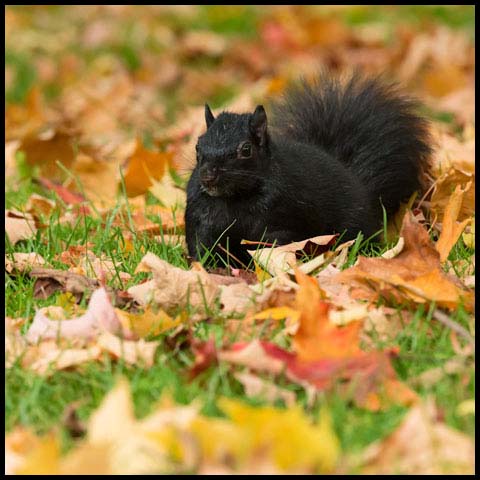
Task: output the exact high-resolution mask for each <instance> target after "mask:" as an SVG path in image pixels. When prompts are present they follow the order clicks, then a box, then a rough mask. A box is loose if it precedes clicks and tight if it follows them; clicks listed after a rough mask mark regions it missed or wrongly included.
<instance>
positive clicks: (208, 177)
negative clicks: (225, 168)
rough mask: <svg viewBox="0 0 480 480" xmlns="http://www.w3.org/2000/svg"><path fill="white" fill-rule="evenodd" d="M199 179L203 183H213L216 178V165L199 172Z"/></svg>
mask: <svg viewBox="0 0 480 480" xmlns="http://www.w3.org/2000/svg"><path fill="white" fill-rule="evenodd" d="M200 179H201V181H202V183H204V184H205V185H213V184H215V183H216V181H217V180H218V167H210V168H209V169H208V170H204V171H203V172H200Z"/></svg>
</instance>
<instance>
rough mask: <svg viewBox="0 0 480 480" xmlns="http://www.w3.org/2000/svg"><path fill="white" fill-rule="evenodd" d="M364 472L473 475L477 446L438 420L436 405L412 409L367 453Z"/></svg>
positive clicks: (430, 404) (424, 405) (429, 404)
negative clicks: (389, 433)
mask: <svg viewBox="0 0 480 480" xmlns="http://www.w3.org/2000/svg"><path fill="white" fill-rule="evenodd" d="M364 458H365V463H364V466H363V468H362V473H364V474H369V473H375V474H384V475H394V474H403V475H409V474H415V475H449V474H450V475H451V474H463V475H473V473H474V464H475V447H474V444H473V441H472V439H471V438H470V437H468V436H467V435H465V434H464V433H460V432H458V431H456V430H454V429H452V428H450V427H448V426H447V425H445V424H444V423H442V422H441V421H439V420H438V416H437V413H436V408H435V406H434V404H433V402H431V401H428V402H425V403H423V404H419V405H418V406H416V407H414V408H412V409H411V410H410V411H409V412H408V414H407V415H406V417H405V419H404V420H403V422H402V423H401V424H400V426H399V427H398V428H397V429H396V430H395V431H394V432H393V433H392V434H391V435H389V436H388V437H387V438H386V439H385V440H382V441H380V442H376V443H375V444H373V445H371V446H370V447H368V449H367V450H366V452H365V453H364Z"/></svg>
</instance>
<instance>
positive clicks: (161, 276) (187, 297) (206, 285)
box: [128, 253, 219, 315]
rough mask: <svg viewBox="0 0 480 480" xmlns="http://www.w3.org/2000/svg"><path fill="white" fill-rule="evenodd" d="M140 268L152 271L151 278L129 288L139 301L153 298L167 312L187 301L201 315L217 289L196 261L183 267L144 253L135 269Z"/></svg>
mask: <svg viewBox="0 0 480 480" xmlns="http://www.w3.org/2000/svg"><path fill="white" fill-rule="evenodd" d="M139 271H143V272H145V271H146V272H149V271H151V272H153V280H151V281H149V282H146V283H144V284H140V285H135V286H133V287H130V288H129V289H128V293H129V294H130V295H131V296H132V297H133V298H134V299H135V300H136V301H137V302H138V303H140V305H147V304H149V303H150V302H152V301H153V302H154V303H155V304H157V305H159V306H161V307H162V308H163V309H164V310H166V311H167V312H168V311H170V310H171V309H173V308H175V307H179V306H180V307H182V308H186V307H187V305H190V306H191V307H194V308H196V309H197V310H198V313H199V314H200V315H204V314H205V312H206V311H207V310H208V309H209V308H211V307H212V306H213V304H214V301H215V298H216V297H217V295H218V293H219V287H218V285H217V284H216V283H215V282H214V281H213V280H212V279H211V278H210V276H209V275H208V273H207V272H206V271H205V270H204V269H203V268H202V267H201V266H200V265H199V264H198V265H194V266H193V269H192V270H189V271H186V270H182V269H181V268H178V267H174V266H173V265H170V264H169V263H167V262H165V261H164V260H161V259H160V258H158V257H157V256H156V255H154V254H153V253H147V254H146V255H145V256H144V257H143V258H142V260H141V261H140V263H139V264H138V266H137V270H136V272H139Z"/></svg>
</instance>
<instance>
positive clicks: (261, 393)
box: [234, 372, 295, 406]
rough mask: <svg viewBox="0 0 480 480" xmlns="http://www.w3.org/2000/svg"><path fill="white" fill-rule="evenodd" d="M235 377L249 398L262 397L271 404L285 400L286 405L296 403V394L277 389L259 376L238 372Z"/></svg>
mask: <svg viewBox="0 0 480 480" xmlns="http://www.w3.org/2000/svg"><path fill="white" fill-rule="evenodd" d="M234 377H235V378H236V379H237V380H238V381H239V382H240V383H241V384H242V385H243V388H244V389H245V394H246V395H247V397H261V398H264V399H265V400H267V401H268V402H270V403H273V402H274V401H275V400H283V401H284V402H285V405H287V406H292V405H293V404H294V403H295V393H294V392H292V391H290V390H285V389H283V388H279V387H277V386H276V385H275V384H274V383H272V382H268V381H266V380H264V379H263V378H260V377H259V376H257V375H253V374H251V373H248V372H238V373H235V374H234Z"/></svg>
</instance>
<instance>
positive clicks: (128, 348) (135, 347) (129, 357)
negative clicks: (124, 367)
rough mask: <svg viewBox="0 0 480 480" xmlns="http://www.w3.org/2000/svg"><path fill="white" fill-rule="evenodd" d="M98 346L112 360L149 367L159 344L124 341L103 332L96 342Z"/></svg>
mask: <svg viewBox="0 0 480 480" xmlns="http://www.w3.org/2000/svg"><path fill="white" fill-rule="evenodd" d="M96 343H97V344H98V346H99V347H100V348H101V349H102V350H103V351H106V352H108V353H110V354H111V355H112V356H113V357H114V358H120V359H122V360H124V361H125V362H126V363H129V364H130V365H137V364H142V365H144V366H145V367H147V368H148V367H151V366H152V365H153V363H154V358H155V352H156V350H157V347H158V345H159V344H160V342H147V341H145V340H142V339H140V340H137V341H133V340H125V339H122V338H119V337H117V336H116V335H113V334H111V333H110V332H109V331H104V332H103V333H102V334H101V335H100V336H99V337H98V338H97V340H96Z"/></svg>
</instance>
